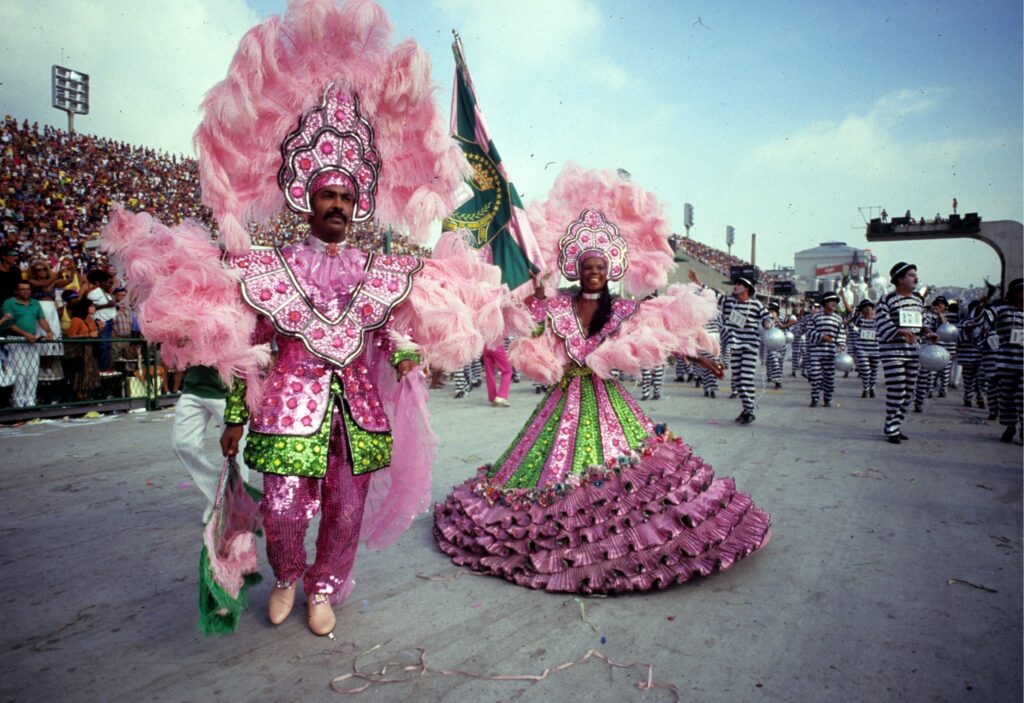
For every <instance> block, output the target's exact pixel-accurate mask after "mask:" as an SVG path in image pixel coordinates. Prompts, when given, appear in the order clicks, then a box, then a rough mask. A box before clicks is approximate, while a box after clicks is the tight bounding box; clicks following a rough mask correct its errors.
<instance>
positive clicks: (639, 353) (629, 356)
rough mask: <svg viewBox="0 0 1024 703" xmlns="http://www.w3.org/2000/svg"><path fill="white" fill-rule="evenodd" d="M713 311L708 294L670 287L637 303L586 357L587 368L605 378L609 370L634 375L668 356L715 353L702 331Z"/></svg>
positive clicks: (687, 287)
mask: <svg viewBox="0 0 1024 703" xmlns="http://www.w3.org/2000/svg"><path fill="white" fill-rule="evenodd" d="M716 310H717V305H716V303H715V297H714V293H712V292H711V291H702V290H701V289H699V288H698V287H697V286H694V285H693V284H689V283H688V284H686V285H674V286H671V287H670V288H669V289H668V292H667V293H666V294H665V295H663V296H661V297H659V298H655V299H653V300H646V301H644V302H643V303H641V304H640V310H639V311H638V312H637V314H636V315H634V316H633V317H632V318H630V319H629V320H627V321H626V322H625V323H624V324H623V325H622V327H621V328H620V329H619V331H618V332H617V333H616V334H615V335H614V336H612V337H611V338H610V339H608V340H606V341H605V342H604V344H602V345H601V346H600V347H598V348H597V350H596V351H594V352H593V353H592V354H590V356H588V357H587V360H586V361H587V366H589V367H590V368H591V369H593V371H594V373H595V374H597V375H598V376H600V377H601V378H608V377H609V376H610V375H611V370H612V369H619V370H621V371H625V372H627V373H633V374H635V373H638V372H639V371H640V370H641V369H644V368H651V367H654V366H659V365H661V364H663V363H665V359H666V358H667V357H668V356H669V355H671V354H682V355H684V356H696V355H697V353H698V352H699V351H702V350H704V351H717V349H716V346H717V345H716V343H715V341H714V340H713V339H712V338H711V336H710V335H708V333H707V332H706V331H705V330H704V323H706V322H708V321H709V320H710V319H711V318H713V317H714V316H715V313H716Z"/></svg>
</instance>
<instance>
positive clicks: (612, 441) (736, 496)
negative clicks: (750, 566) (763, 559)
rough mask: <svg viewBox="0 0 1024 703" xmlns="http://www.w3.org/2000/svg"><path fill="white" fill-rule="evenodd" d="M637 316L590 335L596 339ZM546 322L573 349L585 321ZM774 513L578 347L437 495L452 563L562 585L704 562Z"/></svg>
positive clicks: (659, 579) (530, 582)
mask: <svg viewBox="0 0 1024 703" xmlns="http://www.w3.org/2000/svg"><path fill="white" fill-rule="evenodd" d="M563 302H564V301H563ZM619 302H620V301H616V303H619ZM621 303H622V305H623V306H626V304H628V303H631V301H621ZM632 305H633V306H634V311H635V306H636V304H635V303H633V304H632ZM556 306H557V302H556V303H554V304H552V305H551V306H548V307H549V308H550V307H556ZM617 312H618V311H617ZM625 312H628V310H626V311H625ZM549 314H550V310H549ZM573 317H574V318H575V314H574V315H573ZM628 317H629V315H627V314H623V315H619V316H618V319H613V320H612V321H610V322H609V325H606V326H605V329H604V330H602V334H601V335H600V338H599V339H594V338H593V337H591V338H583V339H582V343H583V344H586V345H587V346H590V347H594V348H596V346H597V345H599V344H600V343H601V341H602V340H603V339H604V338H605V337H607V336H608V335H609V334H611V333H613V332H615V331H616V330H617V329H618V327H619V326H620V325H621V324H622V323H623V322H624V321H625V320H626V319H628ZM549 327H550V328H551V330H552V331H554V332H555V334H556V335H557V337H558V338H559V339H560V340H564V341H565V348H566V351H567V352H568V356H569V357H570V358H571V357H572V356H576V354H573V353H572V352H573V351H577V352H579V349H574V348H573V346H572V345H573V344H577V345H578V344H579V343H580V341H581V340H580V339H577V340H576V342H573V337H574V336H575V337H579V335H574V334H573V332H572V329H571V328H566V329H567V334H566V335H565V336H562V335H559V334H558V329H559V320H558V318H557V317H551V318H550V319H549ZM588 343H589V344H588ZM770 523H771V521H770V517H769V515H768V514H767V513H765V512H764V511H763V510H761V509H760V508H758V507H757V506H755V505H754V504H753V501H752V500H751V498H750V496H748V495H746V494H745V493H741V492H739V491H737V490H736V485H735V483H734V481H733V479H731V478H716V477H715V475H714V472H713V470H712V468H711V466H710V465H708V464H707V463H705V462H704V461H703V460H702V459H701V458H700V457H699V456H697V455H696V454H694V453H693V450H692V449H691V448H690V447H689V446H688V445H687V444H685V443H684V442H683V441H682V440H681V439H679V438H677V437H674V436H673V435H672V434H671V432H668V431H667V430H666V428H665V427H664V426H662V425H655V424H653V423H652V422H651V420H650V419H649V418H648V417H647V415H646V414H644V412H643V410H641V409H640V407H639V406H638V405H637V403H636V401H635V400H634V399H633V398H632V397H631V396H630V395H629V393H628V392H627V391H626V390H625V389H624V388H623V387H622V385H621V384H620V383H619V382H618V381H617V380H615V379H614V378H608V379H602V378H599V377H597V376H596V375H595V374H594V372H593V371H592V370H591V369H590V368H589V367H587V366H584V365H579V364H577V363H572V362H571V361H570V363H568V364H567V370H566V371H565V373H564V376H563V377H562V379H561V380H560V381H558V382H557V383H556V384H554V385H553V386H552V387H551V389H550V390H549V391H548V393H547V394H546V395H545V397H544V399H543V400H542V401H541V403H540V404H539V405H538V406H537V409H536V410H535V411H534V413H533V415H532V416H531V417H530V419H529V421H528V422H527V423H526V426H525V427H524V428H523V429H522V430H521V431H520V433H519V435H518V436H517V437H516V439H515V441H513V442H512V445H511V446H510V447H509V448H508V449H507V450H506V451H505V452H504V454H502V455H501V457H500V458H499V459H498V460H497V461H496V462H495V463H494V464H493V465H489V466H483V467H481V468H480V469H479V470H478V472H477V475H476V476H474V477H473V478H471V479H469V480H468V481H466V482H465V483H462V484H460V485H458V486H456V487H455V488H454V490H453V491H452V493H451V494H450V495H449V496H448V497H447V498H446V499H445V501H444V502H443V503H437V504H436V505H435V506H434V534H435V537H436V539H437V543H438V545H439V546H440V548H441V550H442V551H443V552H444V553H445V554H448V555H449V556H450V557H451V558H452V560H453V561H454V562H455V563H456V564H458V565H460V566H467V567H469V568H471V569H474V570H478V571H485V572H488V573H491V574H493V575H496V576H501V577H503V578H505V579H508V580H510V581H513V582H514V583H517V584H519V585H521V586H527V587H529V588H543V589H546V590H548V591H556V592H581V593H621V592H628V591H642V590H648V589H652V588H666V587H668V586H670V585H672V584H674V583H682V582H684V581H687V580H689V579H690V578H692V577H694V576H696V575H698V574H699V575H701V576H706V575H708V574H710V573H711V572H713V571H715V570H724V569H727V568H729V567H731V566H732V565H733V564H735V563H736V562H737V561H739V560H740V559H742V558H744V557H746V556H749V555H750V554H752V553H753V552H754V551H756V550H757V549H759V548H761V547H762V546H764V545H765V544H766V543H767V542H768V540H769V538H770V534H771V531H770Z"/></svg>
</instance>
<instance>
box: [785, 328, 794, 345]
mask: <svg viewBox="0 0 1024 703" xmlns="http://www.w3.org/2000/svg"><path fill="white" fill-rule="evenodd" d="M794 339H796V337H795V336H794V335H793V333H792V332H790V331H789V330H786V344H792V343H793V340H794Z"/></svg>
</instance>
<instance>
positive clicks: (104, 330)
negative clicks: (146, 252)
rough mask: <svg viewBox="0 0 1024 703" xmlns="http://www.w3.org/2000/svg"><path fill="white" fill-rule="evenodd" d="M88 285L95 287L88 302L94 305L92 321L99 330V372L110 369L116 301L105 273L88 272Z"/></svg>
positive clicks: (110, 278) (107, 275) (108, 277)
mask: <svg viewBox="0 0 1024 703" xmlns="http://www.w3.org/2000/svg"><path fill="white" fill-rule="evenodd" d="M88 278H89V283H91V284H92V285H94V286H96V287H95V288H93V289H92V290H91V291H89V296H88V297H89V300H91V301H92V302H93V303H94V304H95V305H96V314H95V315H93V319H94V320H95V321H96V326H97V327H98V328H99V332H100V339H102V340H104V341H103V342H101V343H100V370H101V371H106V370H107V369H109V368H110V340H111V338H112V337H113V336H114V318H115V317H116V316H117V301H116V300H114V296H113V295H111V293H110V291H111V289H112V288H113V286H114V279H113V277H112V276H111V275H110V274H109V273H107V272H106V271H90V272H89V275H88Z"/></svg>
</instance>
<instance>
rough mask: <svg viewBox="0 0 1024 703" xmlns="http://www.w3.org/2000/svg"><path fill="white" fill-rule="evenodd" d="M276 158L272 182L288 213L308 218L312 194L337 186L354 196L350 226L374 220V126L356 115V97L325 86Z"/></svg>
mask: <svg viewBox="0 0 1024 703" xmlns="http://www.w3.org/2000/svg"><path fill="white" fill-rule="evenodd" d="M281 156H282V158H283V159H284V164H283V165H282V166H281V170H280V171H278V172H277V183H278V185H279V186H281V191H282V192H283V193H284V199H285V202H286V203H287V204H288V208H289V209H290V210H291V211H292V212H295V213H298V214H300V215H309V214H312V212H313V207H312V204H311V203H310V199H311V198H312V197H313V196H314V195H315V194H316V192H317V191H318V190H320V189H321V188H326V187H327V186H331V185H340V186H344V187H346V188H348V189H349V190H351V191H352V193H353V194H354V195H355V203H354V206H353V209H352V221H353V222H364V221H366V220H368V219H370V217H372V216H373V212H374V210H375V209H376V206H377V201H376V195H377V176H378V175H379V173H380V156H379V155H378V154H377V149H376V147H375V146H374V138H373V127H372V126H371V125H370V123H369V122H368V121H367V120H366V118H365V117H363V116H362V115H361V114H360V113H359V98H358V96H356V95H352V94H350V93H345V92H343V91H341V90H338V89H337V88H335V87H334V85H331V86H329V87H328V88H327V91H326V92H325V93H324V99H323V102H322V103H321V104H320V105H318V106H317V107H316V108H315V109H314V110H312V111H311V112H309V113H308V114H305V115H303V116H302V121H301V122H299V128H298V129H296V130H295V131H294V132H292V133H291V134H289V135H288V136H287V137H286V138H285V140H284V142H283V143H282V144H281Z"/></svg>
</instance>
